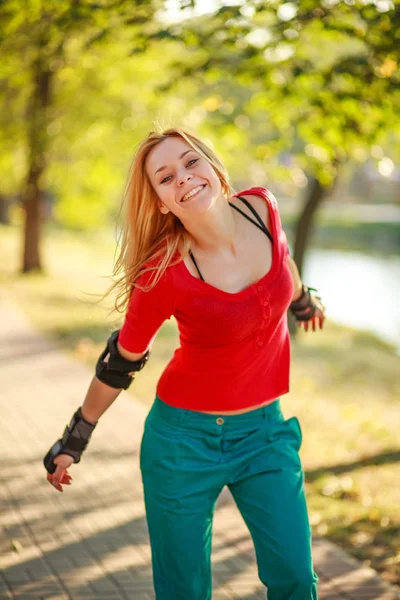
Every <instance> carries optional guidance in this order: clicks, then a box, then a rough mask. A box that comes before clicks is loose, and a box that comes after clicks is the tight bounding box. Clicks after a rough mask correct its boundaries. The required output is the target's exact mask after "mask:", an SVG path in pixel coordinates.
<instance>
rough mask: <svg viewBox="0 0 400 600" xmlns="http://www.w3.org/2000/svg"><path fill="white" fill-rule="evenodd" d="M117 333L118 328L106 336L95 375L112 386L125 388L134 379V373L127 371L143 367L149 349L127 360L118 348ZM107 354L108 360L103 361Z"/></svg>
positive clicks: (147, 357)
mask: <svg viewBox="0 0 400 600" xmlns="http://www.w3.org/2000/svg"><path fill="white" fill-rule="evenodd" d="M118 335H119V330H117V331H114V332H113V333H112V334H111V336H110V337H109V338H108V340H107V346H106V348H105V349H104V351H103V352H102V353H101V355H100V357H99V360H98V361H97V365H96V377H97V379H100V381H102V382H103V383H105V384H106V385H109V386H110V387H112V388H116V389H124V390H126V389H127V388H128V387H129V386H130V384H131V383H132V380H133V379H134V375H129V373H131V372H132V371H140V370H141V369H143V367H144V366H145V364H146V363H147V361H148V360H149V356H150V350H147V352H146V354H145V355H144V356H143V357H142V358H141V359H139V360H127V359H126V358H124V357H123V356H121V354H120V352H119V350H118V346H117V342H118ZM108 355H109V357H108V361H107V362H105V360H104V359H105V358H106V357H107V356H108Z"/></svg>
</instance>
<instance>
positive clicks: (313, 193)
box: [293, 177, 327, 275]
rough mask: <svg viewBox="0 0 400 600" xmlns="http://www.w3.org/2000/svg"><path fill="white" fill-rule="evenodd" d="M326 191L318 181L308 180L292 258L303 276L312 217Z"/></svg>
mask: <svg viewBox="0 0 400 600" xmlns="http://www.w3.org/2000/svg"><path fill="white" fill-rule="evenodd" d="M326 191H327V190H326V188H324V187H323V186H322V185H321V183H320V182H319V181H318V179H315V178H314V177H313V178H312V179H311V180H310V182H309V184H308V186H307V196H306V200H305V203H304V207H303V211H302V213H301V215H300V218H299V220H298V222H297V226H296V233H295V243H294V257H293V258H294V262H295V263H296V265H297V268H298V270H299V273H300V275H302V274H303V267H304V256H305V252H306V248H307V245H308V241H309V238H310V234H311V230H312V224H313V220H314V215H315V213H316V211H317V208H318V206H319V205H320V204H321V202H322V200H323V198H324V196H325V194H326Z"/></svg>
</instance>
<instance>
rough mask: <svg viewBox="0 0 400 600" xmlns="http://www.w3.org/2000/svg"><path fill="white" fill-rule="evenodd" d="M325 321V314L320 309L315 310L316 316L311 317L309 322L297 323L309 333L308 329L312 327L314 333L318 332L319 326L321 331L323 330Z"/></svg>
mask: <svg viewBox="0 0 400 600" xmlns="http://www.w3.org/2000/svg"><path fill="white" fill-rule="evenodd" d="M324 321H325V314H324V312H323V310H321V309H320V308H316V309H315V313H314V316H313V317H311V319H310V320H309V321H297V324H298V326H299V327H301V326H303V327H304V331H308V328H309V327H310V326H311V328H312V330H313V331H316V330H317V326H318V325H319V328H320V329H323V327H324Z"/></svg>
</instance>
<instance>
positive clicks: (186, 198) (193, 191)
mask: <svg viewBox="0 0 400 600" xmlns="http://www.w3.org/2000/svg"><path fill="white" fill-rule="evenodd" d="M203 187H204V186H203V185H199V186H197V187H195V188H194V189H193V190H190V192H188V193H187V194H185V195H184V196H183V198H182V202H184V201H185V200H189V198H191V197H192V196H194V195H195V194H197V192H199V191H200V190H202V189H203Z"/></svg>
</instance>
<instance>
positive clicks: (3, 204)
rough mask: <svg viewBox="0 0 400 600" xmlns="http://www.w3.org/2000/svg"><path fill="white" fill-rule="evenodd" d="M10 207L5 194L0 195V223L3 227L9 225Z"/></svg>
mask: <svg viewBox="0 0 400 600" xmlns="http://www.w3.org/2000/svg"><path fill="white" fill-rule="evenodd" d="M9 206H10V200H9V199H8V198H7V196H5V195H4V194H0V223H1V224H2V225H9V223H10V217H9V215H8V208H9Z"/></svg>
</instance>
